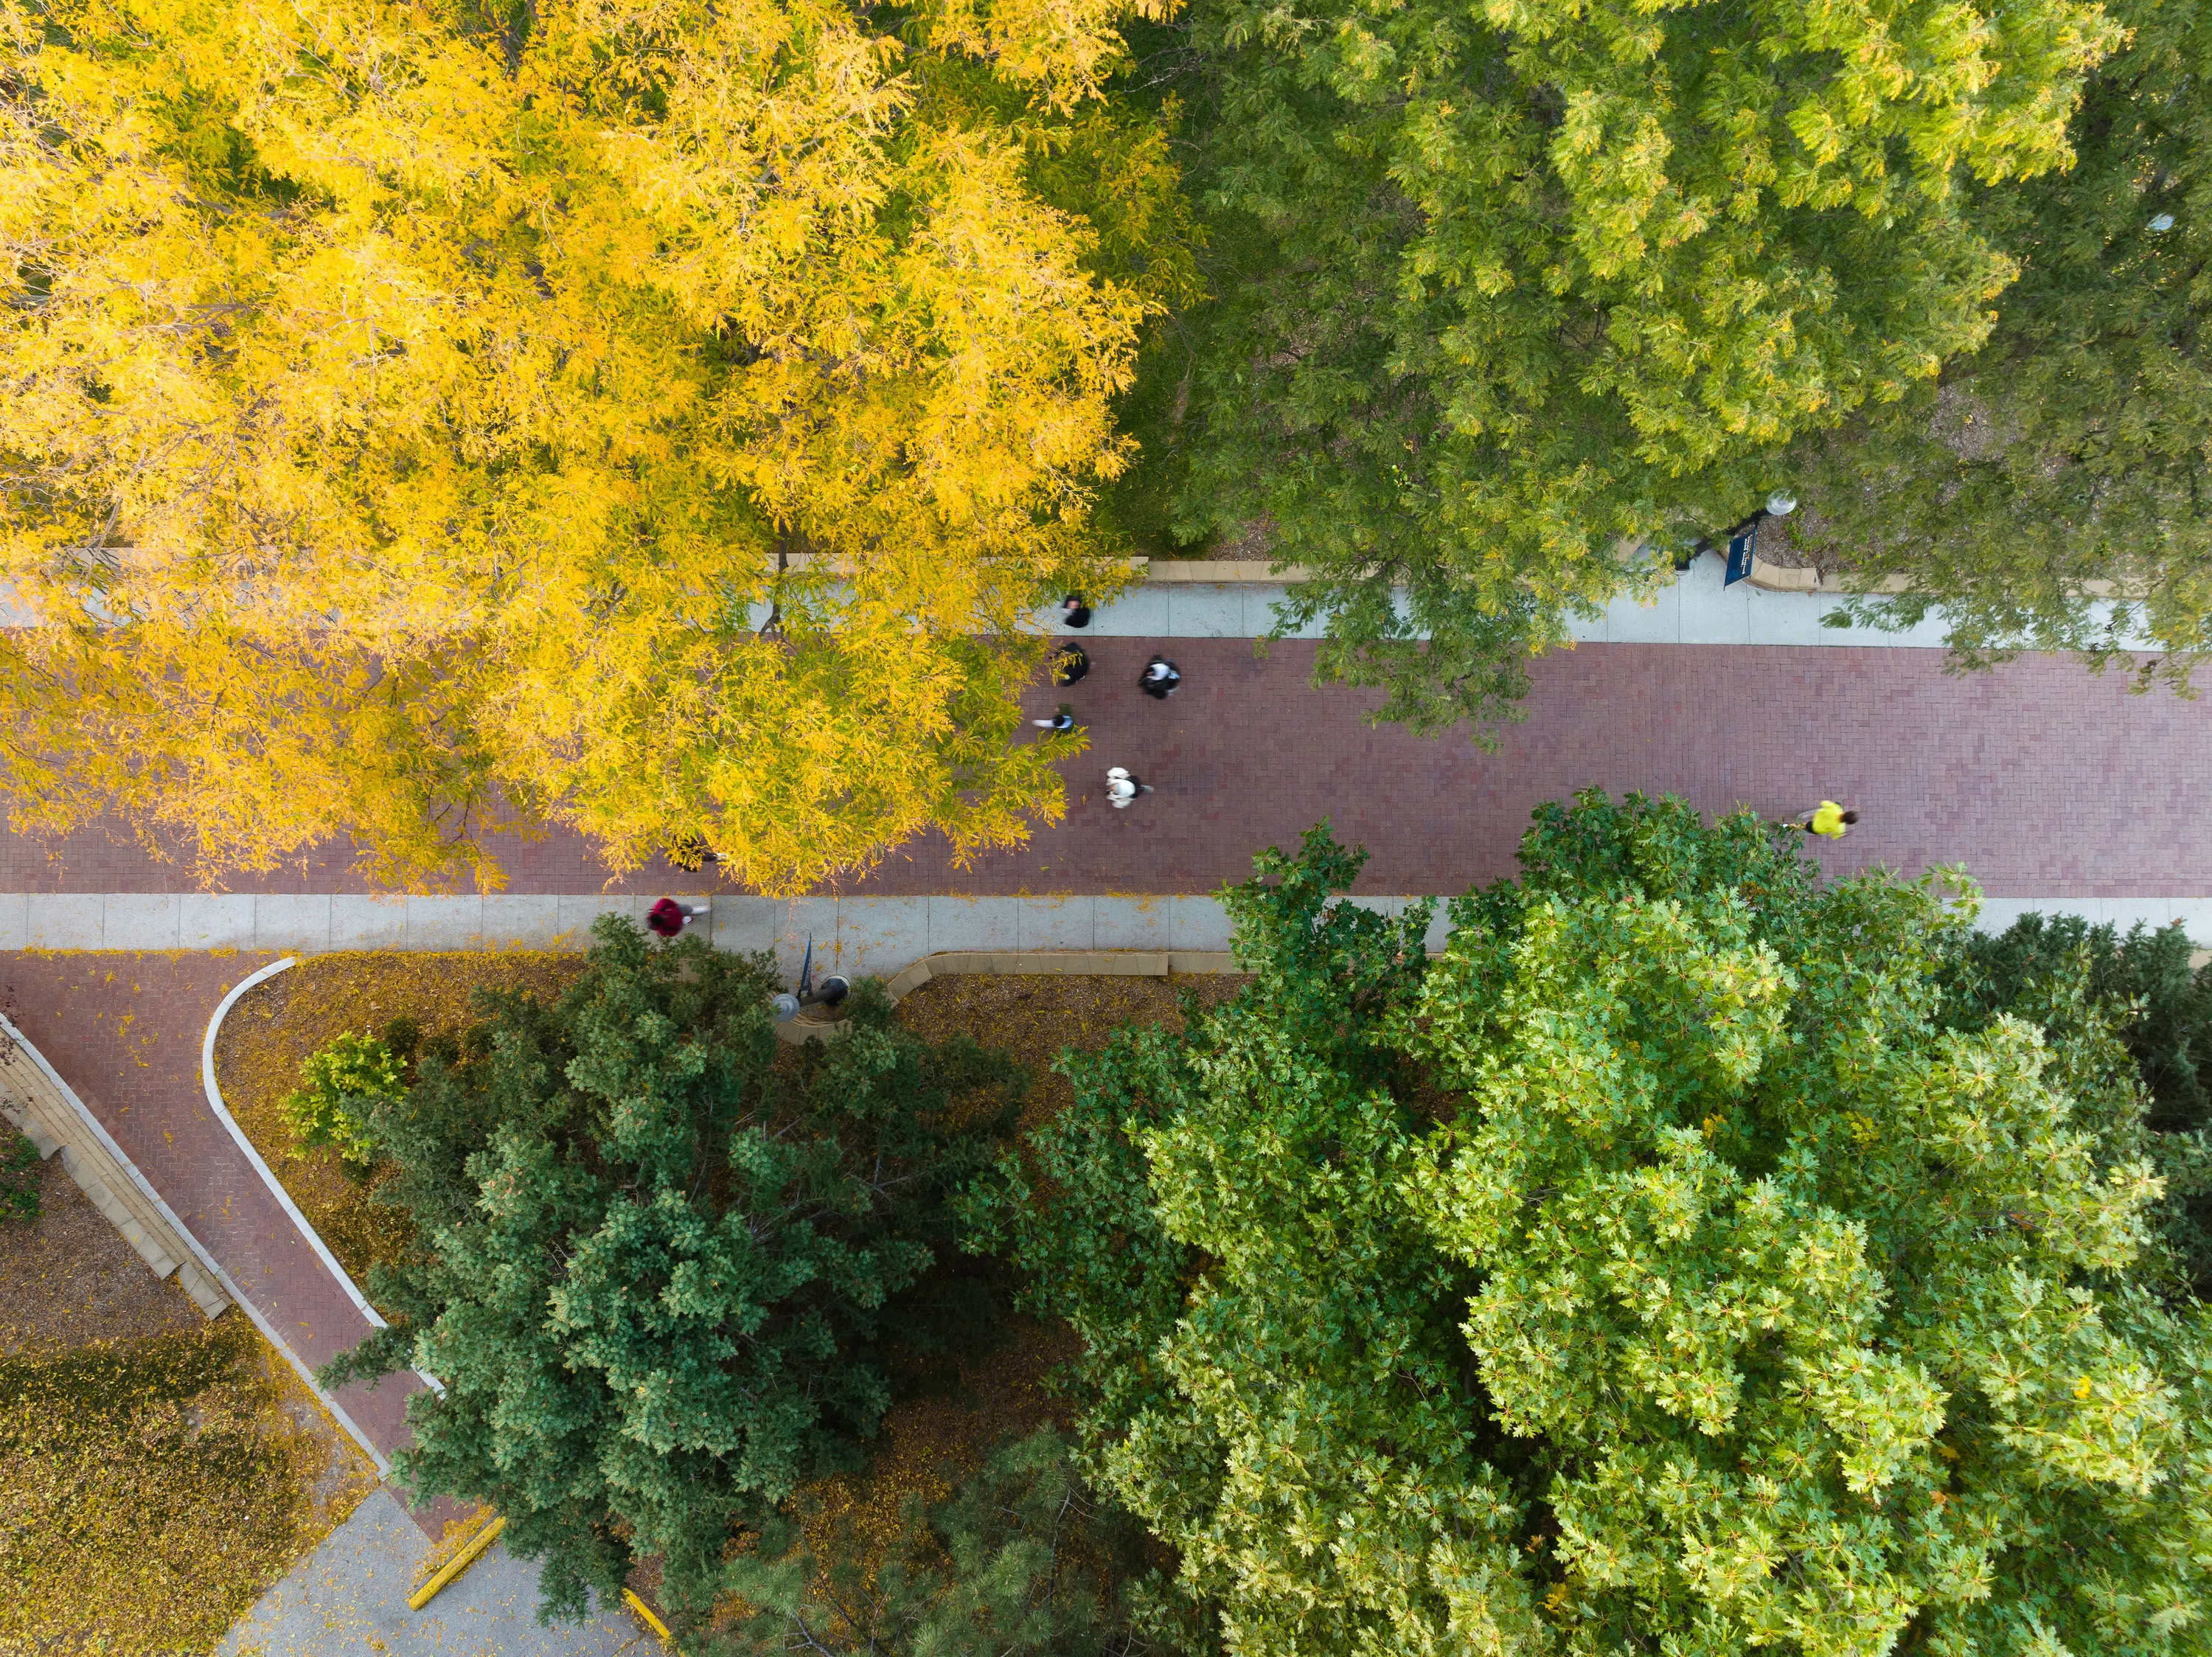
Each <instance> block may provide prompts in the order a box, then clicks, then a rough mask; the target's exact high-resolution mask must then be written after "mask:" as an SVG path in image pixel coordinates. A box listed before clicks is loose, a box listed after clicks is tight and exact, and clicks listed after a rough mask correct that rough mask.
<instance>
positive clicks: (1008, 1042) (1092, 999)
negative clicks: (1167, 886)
mask: <svg viewBox="0 0 2212 1657" xmlns="http://www.w3.org/2000/svg"><path fill="white" fill-rule="evenodd" d="M1247 982H1248V980H1247V978H1246V977H1245V975H1243V974H1242V973H1236V972H1200V973H1189V974H1182V975H1178V976H1176V977H1175V978H1054V977H1046V976H1042V975H1040V976H1038V977H1036V978H1029V977H1019V976H1015V975H1012V974H1008V975H1006V976H1003V977H1002V976H1000V975H998V974H995V973H984V972H976V973H958V974H954V975H950V976H947V977H945V978H932V979H931V980H930V981H929V982H928V983H927V984H923V985H922V986H921V988H920V989H918V990H915V991H914V992H913V993H912V994H910V995H908V996H907V997H906V998H905V999H904V1000H902V1001H901V1002H899V1005H898V1019H899V1022H900V1023H901V1024H903V1025H904V1026H906V1027H907V1028H908V1029H909V1030H911V1031H913V1032H914V1033H915V1034H916V1035H918V1036H921V1038H922V1039H925V1040H927V1041H942V1040H944V1039H945V1038H946V1037H947V1036H950V1035H952V1034H955V1033H964V1034H967V1035H970V1036H973V1037H974V1038H975V1039H976V1040H977V1041H979V1042H981V1043H982V1044H983V1045H985V1046H987V1047H997V1048H1000V1049H1003V1050H1004V1051H1006V1052H1009V1053H1012V1055H1013V1056H1014V1057H1016V1058H1018V1059H1019V1060H1020V1061H1021V1063H1022V1064H1023V1066H1024V1068H1025V1069H1027V1070H1028V1071H1029V1073H1030V1090H1029V1094H1028V1097H1027V1098H1026V1099H1025V1100H1024V1101H1023V1105H1022V1114H1021V1129H1022V1131H1023V1132H1024V1133H1026V1132H1028V1131H1029V1130H1030V1129H1032V1128H1034V1127H1036V1126H1037V1125H1038V1124H1040V1123H1042V1122H1045V1121H1048V1120H1049V1119H1050V1118H1052V1117H1053V1116H1054V1115H1055V1114H1056V1113H1057V1112H1059V1111H1060V1109H1061V1107H1062V1106H1066V1104H1067V1103H1068V1101H1069V1100H1070V1099H1071V1098H1072V1097H1073V1095H1072V1094H1071V1093H1070V1092H1069V1089H1068V1085H1067V1079H1066V1077H1065V1076H1058V1075H1053V1074H1052V1071H1051V1068H1050V1067H1051V1064H1052V1061H1053V1058H1054V1056H1055V1055H1057V1054H1058V1053H1059V1052H1060V1050H1061V1049H1062V1048H1064V1047H1074V1048H1079V1049H1081V1050H1083V1051H1095V1050H1096V1049H1097V1048H1100V1047H1103V1046H1104V1045H1106V1043H1107V1041H1108V1040H1109V1039H1111V1038H1112V1037H1113V1036H1114V1035H1115V1033H1116V1032H1118V1031H1121V1030H1123V1029H1134V1028H1141V1027H1149V1026H1158V1027H1159V1028H1162V1029H1167V1030H1181V1029H1182V998H1183V996H1185V995H1186V994H1188V995H1192V996H1196V997H1197V998H1198V1001H1199V1003H1200V1005H1201V1006H1205V1007H1211V1006H1212V1005H1214V1004H1215V1003H1217V1002H1223V1001H1226V1000H1227V999H1228V998H1229V997H1230V996H1233V995H1235V994H1236V993H1237V990H1240V989H1242V988H1243V986H1244V984H1246V983H1247Z"/></svg>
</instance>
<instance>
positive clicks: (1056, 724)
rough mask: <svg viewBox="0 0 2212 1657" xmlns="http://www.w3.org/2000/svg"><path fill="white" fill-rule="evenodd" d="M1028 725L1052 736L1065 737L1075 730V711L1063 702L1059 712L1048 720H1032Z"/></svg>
mask: <svg viewBox="0 0 2212 1657" xmlns="http://www.w3.org/2000/svg"><path fill="white" fill-rule="evenodd" d="M1030 724H1032V725H1034V726H1036V728H1037V729H1039V730H1041V731H1050V732H1051V733H1052V734H1054V736H1065V735H1066V734H1067V733H1068V732H1070V731H1072V730H1073V729H1074V728H1075V710H1074V709H1073V708H1072V707H1070V706H1069V705H1068V704H1066V703H1065V702H1063V703H1061V704H1060V711H1059V712H1058V713H1056V714H1054V716H1052V717H1051V718H1050V719H1032V720H1031V721H1030Z"/></svg>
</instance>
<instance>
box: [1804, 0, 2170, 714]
mask: <svg viewBox="0 0 2212 1657" xmlns="http://www.w3.org/2000/svg"><path fill="white" fill-rule="evenodd" d="M2112 10H2113V12H2114V14H2115V15H2117V16H2118V18H2119V19H2120V20H2121V21H2124V23H2125V24H2126V25H2127V27H2128V28H2129V30H2130V38H2129V41H2128V44H2127V46H2126V47H2125V49H2124V50H2123V51H2122V52H2119V53H2118V55H2117V56H2116V57H2114V58H2112V59H2110V60H2109V61H2107V62H2106V64H2103V65H2102V66H2100V69H2099V70H2098V71H2097V73H2096V74H2095V75H2094V76H2093V78H2092V79H2091V81H2090V82H2089V86H2088V89H2087V93H2086V94H2084V96H2083V99H2082V102H2081V110H2080V113H2078V114H2077V115H2076V116H2075V119H2074V122H2073V125H2072V127H2071V129H2070V131H2069V135H2068V136H2069V143H2071V145H2072V148H2073V149H2074V151H2075V156H2076V160H2075V164H2074V166H2073V167H2072V168H2069V170H2067V171H2066V172H2064V173H2053V174H2046V175H2045V176H2044V177H2041V178H2039V179H2036V180H2032V181H2029V182H2027V183H2022V184H2015V185H2009V186H2005V187H2003V188H2002V189H1997V190H1991V191H1987V192H1979V194H1978V198H1977V199H1976V201H1975V204H1974V206H1973V217H1974V219H1975V221H1976V222H1977V223H1978V225H1979V226H1980V227H1981V229H1982V233H1983V234H1984V235H1986V236H1988V237H1989V238H1990V240H1991V241H1994V242H1996V244H1997V245H1999V246H2001V247H2006V248H2008V250H2010V251H2011V253H2013V254H2014V256H2015V258H2016V259H2018V260H2019V262H2020V265H2021V277H2020V280H2019V281H2018V282H2017V283H2015V285H2014V286H2013V287H2012V288H2010V289H2008V290H2007V291H2006V293H2005V294H2004V295H2003V296H2002V299H2001V300H2000V302H1999V304H1998V320H1997V326H1996V332H1995V333H1994V334H1993V335H1992V336H1991V338H1990V342H1989V344H1987V345H1986V346H1985V347H1984V348H1983V349H1982V350H1979V351H1978V352H1975V353H1973V354H1972V355H1971V356H1965V357H1961V358H1960V359H1958V360H1956V361H1955V362H1953V363H1952V364H1951V365H1950V366H1949V367H1948V369H1946V370H1945V372H1944V374H1943V376H1942V381H1941V383H1940V384H1937V385H1927V386H1923V387H1918V388H1917V389H1916V390H1915V392H1914V393H1913V394H1912V395H1911V396H1910V397H1907V398H1905V399H1903V400H1901V401H1900V402H1899V403H1898V404H1897V405H1894V406H1893V407H1892V408H1890V409H1888V410H1887V411H1880V412H1878V413H1875V414H1873V415H1871V416H1870V417H1869V418H1867V419H1866V420H1864V421H1862V422H1855V423H1853V424H1852V425H1851V426H1850V427H1847V428H1846V429H1844V430H1843V431H1842V432H1839V433H1838V434H1837V435H1836V436H1834V437H1833V438H1832V439H1829V440H1827V441H1825V442H1820V443H1817V444H1814V445H1810V446H1808V448H1807V450H1806V451H1805V453H1804V454H1803V456H1802V467H1801V468H1800V471H1799V475H1800V476H1801V477H1802V493H1803V494H1804V496H1805V498H1806V503H1807V507H1808V515H1809V518H1810V520H1811V521H1810V533H1811V539H1812V544H1813V545H1814V549H1815V550H1816V551H1825V552H1827V553H1832V555H1833V556H1834V557H1836V558H1837V559H1838V561H1839V562H1840V563H1841V564H1843V565H1844V569H1845V570H1846V572H1847V574H1848V576H1849V579H1850V582H1853V583H1854V584H1865V585H1869V586H1871V585H1872V584H1874V583H1875V582H1878V581H1880V580H1881V578H1882V577H1884V576H1905V577H1906V578H1908V579H1909V580H1910V581H1911V583H1912V588H1911V592H1910V593H1909V594H1905V595H1901V596H1899V597H1895V598H1884V599H1878V600H1868V601H1866V602H1863V603H1862V604H1861V605H1860V606H1858V610H1859V613H1860V614H1861V615H1862V616H1863V618H1868V619H1871V620H1875V621H1876V622H1878V623H1889V624H1898V625H1911V624H1914V623H1917V622H1918V621H1919V620H1921V619H1922V618H1923V617H1925V616H1926V615H1927V614H1928V613H1929V612H1930V611H1931V610H1935V609H1939V608H1940V610H1941V611H1942V615H1943V618H1944V620H1945V622H1946V623H1947V624H1948V626H1949V628H1950V639H1951V644H1952V647H1953V648H1954V649H1956V650H1958V651H1959V652H1960V653H1961V655H1962V656H1963V657H1964V659H1965V660H1966V661H1969V662H1971V663H1973V664H1976V665H1979V664H1981V663H1984V662H1987V661H1995V660H2001V659H2002V658H2003V657H2004V656H2006V655H2009V654H2010V653H2012V652H2014V651H2016V650H2021V649H2038V650H2072V651H2078V652H2080V653H2081V655H2084V656H2086V657H2087V658H2088V659H2089V660H2090V661H2092V662H2094V663H2096V664H2098V665H2100V666H2101V665H2103V664H2104V663H2106V662H2107V661H2112V660H2113V659H2115V658H2116V657H2121V656H2124V655H2125V653H2127V652H2129V651H2130V650H2131V649H2136V648H2137V646H2138V645H2140V644H2141V643H2142V642H2144V641H2148V643H2150V644H2151V645H2152V646H2153V647H2154V649H2153V653H2152V654H2151V655H2148V656H2147V657H2146V658H2145V659H2144V660H2143V661H2142V664H2141V673H2142V683H2144V684H2146V685H2147V684H2148V683H2151V682H2154V681H2155V680H2158V679H2164V680H2166V682H2168V683H2171V684H2173V685H2186V684H2187V682H2188V679H2189V674H2190V671H2191V668H2192V667H2194V666H2195V665H2196V664H2197V661H2200V660H2201V659H2202V658H2203V654H2204V652H2205V651H2206V649H2208V648H2212V514H2208V512H2207V509H2206V501H2207V499H2208V496H2212V472H2208V467H2212V356H2208V349H2207V338H2206V326H2205V323H2206V318H2207V316H2208V314H2212V277H2208V275H2207V262H2208V259H2212V16H2208V15H2207V14H2206V12H2205V10H2204V8H2203V7H2202V6H2199V5H2195V4H2191V3H2188V0H2121V3H2116V4H2115V5H2114V6H2113V7H2112Z"/></svg>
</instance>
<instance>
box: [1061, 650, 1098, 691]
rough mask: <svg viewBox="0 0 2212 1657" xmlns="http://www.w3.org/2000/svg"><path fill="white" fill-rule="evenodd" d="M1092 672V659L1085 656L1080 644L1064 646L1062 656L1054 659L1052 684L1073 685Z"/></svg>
mask: <svg viewBox="0 0 2212 1657" xmlns="http://www.w3.org/2000/svg"><path fill="white" fill-rule="evenodd" d="M1090 671H1091V658H1090V657H1089V656H1086V655H1084V654H1083V647H1082V646H1081V645H1080V644H1063V645H1061V646H1060V654H1059V655H1056V656H1054V658H1053V661H1052V682H1053V683H1054V684H1055V685H1063V686H1064V685H1073V684H1074V683H1075V681H1076V680H1077V679H1081V678H1082V677H1083V676H1084V674H1085V673H1089V672H1090Z"/></svg>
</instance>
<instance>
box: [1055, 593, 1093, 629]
mask: <svg viewBox="0 0 2212 1657" xmlns="http://www.w3.org/2000/svg"><path fill="white" fill-rule="evenodd" d="M1060 625H1061V626H1063V627H1088V626H1089V625H1091V606H1089V605H1087V604H1085V602H1084V601H1083V600H1082V599H1081V598H1079V597H1078V596H1077V595H1076V594H1073V593H1070V594H1068V595H1067V596H1066V598H1064V599H1062V600H1060Z"/></svg>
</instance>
